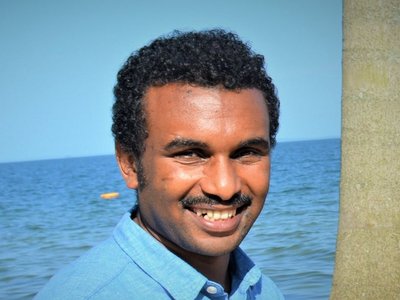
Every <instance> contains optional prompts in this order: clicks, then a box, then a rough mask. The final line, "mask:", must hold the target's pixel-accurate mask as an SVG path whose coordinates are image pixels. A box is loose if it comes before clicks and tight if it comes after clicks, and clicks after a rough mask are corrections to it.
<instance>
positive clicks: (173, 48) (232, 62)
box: [112, 29, 279, 167]
mask: <svg viewBox="0 0 400 300" xmlns="http://www.w3.org/2000/svg"><path fill="white" fill-rule="evenodd" d="M167 83H188V84H192V85H197V86H202V87H215V86H222V87H224V88H226V89H229V90H240V89H246V88H256V89H259V90H260V91H261V92H262V93H263V95H264V98H265V103H266V105H267V107H268V112H269V120H270V124H269V125H270V143H271V147H273V146H274V145H275V143H276V133H277V130H278V126H279V120H278V118H279V99H278V97H277V95H276V91H275V86H274V85H273V83H272V80H271V78H270V77H269V76H268V75H267V73H266V71H265V68H264V57H263V56H262V55H259V54H256V53H254V52H253V51H252V50H251V49H250V46H249V45H247V44H246V43H244V42H242V41H241V40H240V38H239V37H238V36H237V35H236V34H234V33H231V32H227V31H224V30H222V29H214V30H208V31H198V32H196V31H191V32H180V31H174V32H173V33H172V34H170V35H168V36H165V37H161V38H158V39H156V40H154V41H153V42H151V43H150V44H149V45H147V46H144V47H143V48H141V49H139V50H138V51H136V52H134V53H133V54H132V55H131V56H130V57H129V58H128V60H127V61H126V63H125V64H124V65H123V66H122V68H121V70H120V71H119V72H118V81H117V84H116V85H115V87H114V95H115V103H114V105H113V125H112V132H113V135H114V139H115V142H116V143H118V144H119V146H120V147H121V149H122V150H123V151H124V152H125V153H127V154H129V155H132V156H133V158H134V159H135V161H136V162H138V163H139V167H140V159H141V157H142V154H143V152H144V150H145V140H146V138H147V136H148V132H147V126H146V113H145V109H144V103H143V102H144V100H143V99H144V96H145V93H146V91H147V89H148V88H150V87H152V86H162V85H165V84H167Z"/></svg>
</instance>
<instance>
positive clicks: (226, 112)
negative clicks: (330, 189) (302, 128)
mask: <svg viewBox="0 0 400 300" xmlns="http://www.w3.org/2000/svg"><path fill="white" fill-rule="evenodd" d="M114 93H115V98H116V101H115V104H114V106H113V126H112V131H113V133H114V137H115V144H116V156H117V161H118V164H119V167H120V170H121V174H122V176H123V178H124V179H125V182H126V185H127V186H128V188H131V189H135V190H137V198H138V199H137V205H136V206H135V207H134V208H133V209H132V211H131V212H130V213H128V214H126V215H125V216H124V217H123V219H122V220H121V221H120V223H119V224H118V225H117V227H116V229H115V230H114V233H113V235H112V237H111V238H110V239H109V240H107V241H105V242H104V243H103V244H101V245H100V246H97V247H95V248H94V249H92V250H91V251H90V252H89V253H88V254H86V255H84V256H83V257H81V258H80V259H79V260H78V261H77V262H75V263H74V264H73V265H71V266H70V267H69V268H67V269H66V270H64V271H63V272H61V273H60V274H58V275H56V276H55V277H54V278H53V279H52V280H51V281H50V282H49V284H48V285H47V286H46V287H45V289H44V290H43V291H42V292H41V293H40V294H39V295H38V299H145V297H146V296H151V297H152V298H153V299H182V300H186V299H228V298H229V299H283V297H282V295H281V293H280V291H279V290H278V289H277V287H276V286H275V285H274V283H273V282H272V281H271V280H270V279H269V278H267V277H264V276H262V275H261V272H260V270H259V269H258V268H256V267H255V266H254V263H253V262H252V261H251V260H250V259H249V258H248V257H247V256H246V254H245V253H244V252H243V251H242V250H241V249H240V248H239V244H240V242H241V241H242V240H243V238H244V237H245V236H246V234H247V232H248V231H249V229H250V228H251V226H252V224H253V223H254V221H255V220H256V218H257V216H258V215H259V213H260V212H261V210H262V208H263V205H264V201H265V197H266V195H267V192H268V187H269V177H270V151H271V148H272V147H273V146H274V144H275V135H276V132H277V128H278V115H279V101H278V99H277V97H276V94H275V88H274V85H273V84H272V82H271V79H270V78H269V77H268V76H267V74H266V72H265V70H264V59H263V57H262V56H260V55H257V54H255V53H253V52H252V51H251V50H250V48H249V47H248V46H247V45H246V44H244V43H243V42H242V41H240V40H239V38H238V37H237V36H236V35H234V34H232V33H227V32H225V31H222V30H212V31H204V32H188V33H180V32H175V33H174V34H172V35H171V36H169V37H164V38H159V39H157V40H155V41H153V42H152V43H151V44H149V45H148V46H145V47H143V48H142V49H140V50H139V51H138V52H136V53H134V54H132V55H131V56H130V57H129V59H128V61H127V62H126V63H125V65H124V66H123V67H122V69H121V70H120V72H119V73H118V82H117V84H116V86H115V89H114ZM260 242H262V241H260Z"/></svg>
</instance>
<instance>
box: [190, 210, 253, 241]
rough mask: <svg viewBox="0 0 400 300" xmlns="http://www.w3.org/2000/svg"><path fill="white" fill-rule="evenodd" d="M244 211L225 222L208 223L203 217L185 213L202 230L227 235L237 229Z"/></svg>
mask: <svg viewBox="0 0 400 300" xmlns="http://www.w3.org/2000/svg"><path fill="white" fill-rule="evenodd" d="M245 211H246V209H244V210H243V211H242V212H240V214H237V215H236V216H234V217H232V218H228V219H225V220H218V221H209V220H206V219H204V218H203V217H199V216H198V215H197V214H195V213H194V212H192V211H190V210H187V212H188V213H189V214H190V215H191V217H192V218H193V220H194V222H195V223H196V224H197V225H198V226H199V227H200V228H202V229H203V230H204V231H206V232H208V233H210V234H218V235H229V234H232V233H234V232H235V231H236V230H237V228H238V227H239V224H240V221H241V220H242V217H243V214H244V212H245Z"/></svg>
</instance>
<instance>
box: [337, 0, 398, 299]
mask: <svg viewBox="0 0 400 300" xmlns="http://www.w3.org/2000/svg"><path fill="white" fill-rule="evenodd" d="M343 33H344V45H343V95H342V169H341V170H342V171H341V172H342V173H341V183H340V222H339V233H338V241H337V252H336V264H335V274H334V280H333V288H332V294H331V299H335V300H336V299H340V300H342V299H374V300H376V299H385V300H386V299H389V300H390V299H400V0H344V16H343Z"/></svg>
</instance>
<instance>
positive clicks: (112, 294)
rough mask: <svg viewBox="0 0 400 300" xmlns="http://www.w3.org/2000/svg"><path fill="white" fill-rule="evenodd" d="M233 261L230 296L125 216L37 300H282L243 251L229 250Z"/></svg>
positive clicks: (50, 284) (61, 273)
mask: <svg viewBox="0 0 400 300" xmlns="http://www.w3.org/2000/svg"><path fill="white" fill-rule="evenodd" d="M233 261H234V264H233V265H234V266H235V267H234V268H233V274H232V292H231V294H230V295H228V294H227V293H225V292H224V289H223V288H222V286H221V285H220V284H218V283H216V282H213V281H210V280H208V279H207V278H206V277H205V276H204V275H202V274H201V273H199V272H198V271H197V270H195V269H194V268H193V267H192V266H190V265H189V264H187V263H186V262H185V261H183V260H182V259H180V258H179V257H177V256H176V255H175V254H173V253H172V252H170V251H169V250H168V249H167V248H165V247H164V246H163V245H162V244H160V243H159V242H158V241H156V240H155V239H154V238H153V237H151V236H150V235H149V234H148V233H146V232H145V231H144V230H143V229H142V228H141V227H139V226H138V225H137V224H136V223H135V222H133V221H132V220H131V218H130V214H129V213H126V214H125V215H124V217H123V218H122V220H121V221H120V222H119V223H118V225H117V227H116V228H115V230H114V232H113V235H112V236H111V237H110V238H109V239H108V240H106V241H105V242H103V243H102V244H100V245H98V246H96V247H94V248H93V249H91V250H90V251H89V252H87V253H86V254H85V255H83V256H82V257H80V258H79V259H78V260H77V261H75V262H74V263H73V264H71V265H70V266H68V267H67V268H66V269H64V270H62V271H61V272H60V273H58V274H56V275H55V276H54V277H53V278H52V279H51V280H50V281H49V282H48V283H47V285H46V286H45V287H44V289H43V290H42V291H40V293H39V294H37V295H36V297H35V299H36V300H39V299H48V300H50V299H51V300H57V299H68V300H75V299H93V300H94V299H96V300H100V299H104V300H105V299H107V300H110V299H131V300H132V299H146V297H151V299H157V300H161V299H177V300H180V299H181V300H191V299H196V300H200V299H215V300H217V299H218V300H219V299H233V300H234V299H263V300H268V299H271V300H275V299H283V296H282V294H281V292H280V291H279V289H278V288H277V287H276V285H275V284H274V283H273V282H272V281H271V280H270V279H269V278H268V277H265V276H262V274H261V271H260V270H259V269H258V268H257V267H256V266H255V265H254V263H253V262H252V261H251V260H250V259H249V258H248V257H247V255H246V254H245V253H244V252H243V251H242V250H241V249H239V248H238V249H236V250H235V251H234V252H233Z"/></svg>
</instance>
